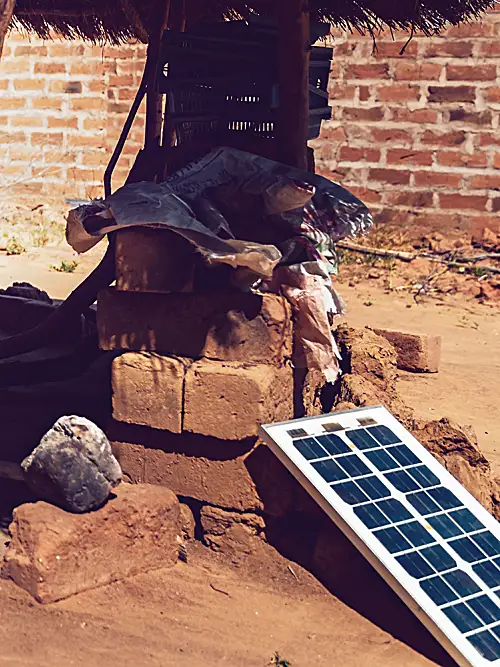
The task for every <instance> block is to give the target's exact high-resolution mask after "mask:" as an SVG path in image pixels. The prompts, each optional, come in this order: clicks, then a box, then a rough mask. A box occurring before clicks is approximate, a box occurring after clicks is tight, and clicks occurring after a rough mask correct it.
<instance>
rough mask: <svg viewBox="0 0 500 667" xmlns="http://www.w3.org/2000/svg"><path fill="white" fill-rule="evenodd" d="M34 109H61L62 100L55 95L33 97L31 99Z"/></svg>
mask: <svg viewBox="0 0 500 667" xmlns="http://www.w3.org/2000/svg"><path fill="white" fill-rule="evenodd" d="M31 104H32V105H33V108H34V109H61V107H62V102H61V100H60V99H57V98H56V97H35V98H34V99H33V100H31Z"/></svg>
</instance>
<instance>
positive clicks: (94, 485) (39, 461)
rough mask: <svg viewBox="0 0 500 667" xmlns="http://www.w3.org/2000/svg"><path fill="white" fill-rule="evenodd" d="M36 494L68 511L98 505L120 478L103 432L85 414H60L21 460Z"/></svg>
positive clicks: (83, 509)
mask: <svg viewBox="0 0 500 667" xmlns="http://www.w3.org/2000/svg"><path fill="white" fill-rule="evenodd" d="M22 467H23V469H24V472H25V479H26V482H27V483H28V484H29V486H31V488H32V489H33V490H34V491H35V492H36V493H37V494H39V496H40V497H41V498H42V499H44V500H48V501H49V502H52V503H54V504H56V505H59V506H60V507H63V508H64V509H67V510H69V511H70V512H88V511H90V510H92V509H95V508H97V507H100V506H101V505H102V504H103V503H104V502H105V501H106V499H107V498H108V496H109V494H110V493H111V491H112V489H113V487H115V486H116V485H117V484H119V482H120V480H121V469H120V466H119V464H118V461H117V460H116V459H115V457H114V456H113V452H112V451H111V446H110V444H109V441H108V439H107V438H106V436H105V434H104V433H103V432H102V431H101V429H100V428H99V427H98V426H96V425H95V424H94V423H92V422H91V421H89V420H88V419H85V418H84V417H77V416H71V417H61V418H60V419H58V420H57V422H56V423H55V424H54V426H53V427H52V428H51V429H50V430H49V431H48V432H47V433H46V434H45V435H44V436H43V438H42V440H41V441H40V444H39V445H38V447H36V449H35V450H34V451H33V452H32V453H31V454H30V456H28V457H27V458H26V459H25V460H24V461H23V463H22Z"/></svg>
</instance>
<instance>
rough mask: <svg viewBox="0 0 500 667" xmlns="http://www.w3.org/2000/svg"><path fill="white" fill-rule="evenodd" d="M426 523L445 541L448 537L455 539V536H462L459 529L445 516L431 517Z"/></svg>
mask: <svg viewBox="0 0 500 667" xmlns="http://www.w3.org/2000/svg"><path fill="white" fill-rule="evenodd" d="M427 520H428V522H429V523H430V524H431V526H432V527H433V528H434V530H436V531H437V532H438V533H439V534H440V535H441V537H443V538H444V539H445V540H446V539H448V538H449V537H457V535H463V533H462V531H461V529H460V528H459V527H458V526H457V524H456V523H455V522H454V521H452V520H451V519H450V517H449V516H448V515H446V514H440V515H438V516H431V517H429V518H428V519H427Z"/></svg>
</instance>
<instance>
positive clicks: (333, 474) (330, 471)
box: [311, 459, 347, 482]
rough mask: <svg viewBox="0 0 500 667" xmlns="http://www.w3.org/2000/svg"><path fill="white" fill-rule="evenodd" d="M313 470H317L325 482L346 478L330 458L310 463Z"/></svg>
mask: <svg viewBox="0 0 500 667" xmlns="http://www.w3.org/2000/svg"><path fill="white" fill-rule="evenodd" d="M311 465H312V467H313V468H314V470H316V471H317V472H319V474H320V475H321V477H323V479H324V480H325V482H338V481H339V480H341V479H346V478H347V475H346V474H345V472H344V471H343V470H342V468H340V467H339V466H338V465H337V464H336V463H335V461H333V460H332V459H326V460H325V461H316V463H312V464H311Z"/></svg>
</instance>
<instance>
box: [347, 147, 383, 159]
mask: <svg viewBox="0 0 500 667" xmlns="http://www.w3.org/2000/svg"><path fill="white" fill-rule="evenodd" d="M338 159H339V162H358V161H364V162H378V161H379V160H380V151H379V150H378V149H376V148H355V147H351V146H341V148H340V150H339V153H338Z"/></svg>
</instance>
